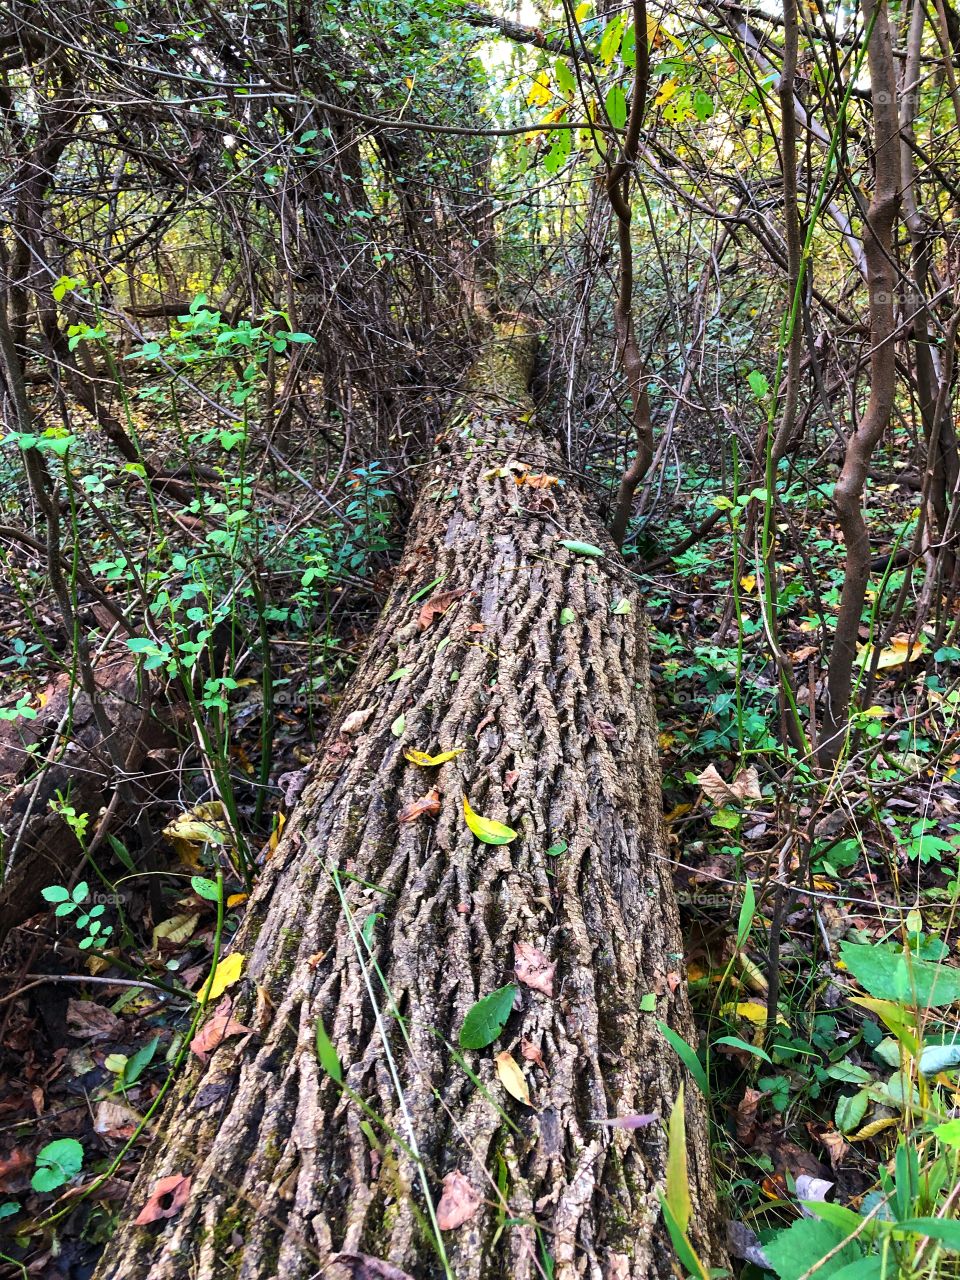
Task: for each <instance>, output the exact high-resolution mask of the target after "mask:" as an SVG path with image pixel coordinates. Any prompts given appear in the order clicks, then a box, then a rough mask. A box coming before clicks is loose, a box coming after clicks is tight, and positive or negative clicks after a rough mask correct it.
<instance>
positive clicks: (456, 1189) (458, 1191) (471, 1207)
mask: <svg viewBox="0 0 960 1280" xmlns="http://www.w3.org/2000/svg"><path fill="white" fill-rule="evenodd" d="M479 1208H480V1197H479V1196H478V1195H477V1193H476V1191H474V1189H473V1187H472V1186H471V1185H470V1182H469V1180H468V1179H467V1178H465V1177H464V1175H463V1174H462V1173H461V1172H460V1170H459V1169H453V1170H451V1171H450V1173H448V1174H447V1176H446V1177H445V1178H444V1180H443V1195H442V1196H441V1197H440V1203H439V1204H438V1205H437V1226H438V1227H439V1228H440V1230H441V1231H453V1230H454V1229H455V1228H456V1227H460V1226H462V1225H463V1224H464V1223H465V1222H469V1220H470V1219H471V1218H472V1217H473V1216H474V1214H475V1213H476V1212H477V1210H478V1209H479Z"/></svg>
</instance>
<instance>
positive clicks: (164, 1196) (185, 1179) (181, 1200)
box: [133, 1173, 193, 1227]
mask: <svg viewBox="0 0 960 1280" xmlns="http://www.w3.org/2000/svg"><path fill="white" fill-rule="evenodd" d="M192 1181H193V1179H192V1178H191V1177H190V1175H189V1174H183V1173H171V1174H170V1175H169V1177H166V1178H161V1179H160V1180H159V1182H156V1183H154V1187H153V1190H152V1191H151V1192H150V1198H149V1200H148V1201H147V1203H146V1204H145V1205H144V1206H143V1208H142V1209H141V1210H140V1212H139V1213H138V1214H137V1216H136V1218H135V1219H134V1223H133V1225H134V1226H135V1227H145V1226H146V1225H147V1224H148V1223H150V1222H159V1221H160V1220H161V1219H162V1218H173V1217H176V1215H177V1214H178V1213H179V1212H180V1210H181V1209H182V1208H183V1206H184V1205H185V1204H186V1203H187V1200H188V1199H189V1198H190V1183H191V1182H192Z"/></svg>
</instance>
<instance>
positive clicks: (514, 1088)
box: [494, 1053, 530, 1107]
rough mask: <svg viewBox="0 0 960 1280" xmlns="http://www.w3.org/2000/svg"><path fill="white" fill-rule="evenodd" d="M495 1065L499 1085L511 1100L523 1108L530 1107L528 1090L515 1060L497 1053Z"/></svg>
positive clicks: (507, 1055) (510, 1055) (509, 1055)
mask: <svg viewBox="0 0 960 1280" xmlns="http://www.w3.org/2000/svg"><path fill="white" fill-rule="evenodd" d="M494 1062H495V1063H496V1064H497V1075H498V1076H499V1077H500V1083H501V1084H502V1085H503V1087H504V1088H505V1089H506V1091H507V1093H509V1094H510V1096H511V1097H512V1098H516V1100H517V1101H518V1102H522V1103H523V1105H524V1106H525V1107H529V1106H530V1089H529V1087H528V1086H527V1081H526V1077H525V1076H524V1074H523V1072H522V1071H521V1070H520V1068H519V1066H517V1063H516V1060H515V1059H514V1057H513V1055H512V1054H510V1053H498V1054H497V1056H496V1057H495V1058H494Z"/></svg>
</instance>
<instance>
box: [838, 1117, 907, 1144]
mask: <svg viewBox="0 0 960 1280" xmlns="http://www.w3.org/2000/svg"><path fill="white" fill-rule="evenodd" d="M899 1123H900V1117H899V1116H884V1117H883V1118H882V1119H881V1120H871V1121H870V1123H869V1124H865V1125H864V1126H863V1128H862V1129H858V1130H857V1132H856V1133H848V1134H846V1135H845V1136H846V1139H847V1141H848V1142H866V1141H867V1140H868V1139H869V1138H875V1137H876V1136H877V1134H878V1133H883V1131H884V1129H891V1128H893V1126H894V1125H895V1124H899Z"/></svg>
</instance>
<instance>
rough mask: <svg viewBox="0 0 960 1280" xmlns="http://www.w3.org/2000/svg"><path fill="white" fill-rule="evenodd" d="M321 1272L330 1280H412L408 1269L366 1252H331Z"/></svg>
mask: <svg viewBox="0 0 960 1280" xmlns="http://www.w3.org/2000/svg"><path fill="white" fill-rule="evenodd" d="M329 1267H330V1268H332V1270H330V1269H327V1268H325V1269H324V1271H323V1274H324V1275H325V1276H326V1275H329V1277H330V1280H413V1276H411V1275H410V1273H409V1272H408V1271H401V1270H400V1268H399V1267H395V1266H393V1265H392V1264H391V1263H389V1262H384V1261H383V1259H382V1258H372V1257H371V1256H370V1254H368V1253H332V1254H331V1255H330V1260H329Z"/></svg>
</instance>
